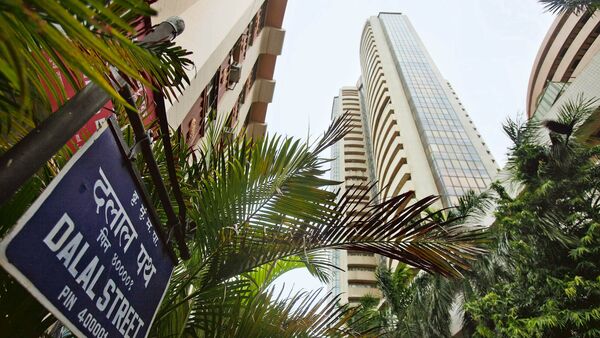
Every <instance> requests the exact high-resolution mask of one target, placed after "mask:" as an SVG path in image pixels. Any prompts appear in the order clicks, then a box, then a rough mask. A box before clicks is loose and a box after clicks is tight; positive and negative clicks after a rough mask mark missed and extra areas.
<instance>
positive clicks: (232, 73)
mask: <svg viewBox="0 0 600 338" xmlns="http://www.w3.org/2000/svg"><path fill="white" fill-rule="evenodd" d="M241 77H242V66H241V65H240V64H239V63H234V64H232V65H231V67H230V68H229V79H228V81H229V84H234V83H238V82H240V78H241Z"/></svg>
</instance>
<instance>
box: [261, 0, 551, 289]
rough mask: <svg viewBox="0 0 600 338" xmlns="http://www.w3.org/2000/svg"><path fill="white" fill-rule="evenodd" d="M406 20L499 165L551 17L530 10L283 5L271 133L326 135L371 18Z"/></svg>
mask: <svg viewBox="0 0 600 338" xmlns="http://www.w3.org/2000/svg"><path fill="white" fill-rule="evenodd" d="M385 11H387V12H402V13H404V14H406V15H407V16H408V18H409V19H410V21H411V23H412V24H413V26H414V27H415V29H416V31H417V33H418V34H419V36H420V38H421V40H423V43H424V44H425V47H426V48H427V49H428V51H429V54H430V55H431V57H432V58H433V60H434V62H435V63H436V65H437V67H438V68H439V69H440V71H441V73H442V75H443V76H444V77H445V78H446V79H447V80H448V81H449V82H450V84H451V85H452V87H453V88H454V89H455V91H456V93H457V94H458V97H459V98H460V100H461V102H462V103H463V106H464V107H465V108H466V110H467V112H468V113H469V115H470V116H471V118H472V120H473V123H474V124H475V126H476V127H477V129H478V130H479V131H480V133H481V135H482V138H483V139H484V141H485V142H486V144H487V145H488V147H489V149H490V151H491V152H492V154H493V155H494V157H495V158H496V160H497V161H498V162H499V163H500V165H503V164H504V163H505V162H506V152H507V148H508V146H509V140H508V138H507V137H506V136H505V135H504V134H503V133H502V128H501V126H502V122H503V121H505V120H506V118H507V117H511V118H515V117H517V116H524V114H525V110H526V108H525V107H526V102H525V100H526V99H525V97H526V91H527V85H528V81H529V75H530V73H531V67H532V65H533V62H534V59H535V56H536V54H537V51H538V49H539V47H540V44H541V42H542V40H543V38H544V36H545V35H546V32H547V31H548V28H549V27H550V25H551V23H552V21H553V19H554V17H553V15H551V14H549V13H546V12H545V11H544V9H543V7H542V6H541V5H540V4H539V3H538V2H537V1H534V0H454V1H451V0H427V1H422V0H289V1H288V5H287V10H286V14H285V19H284V23H283V28H284V29H285V30H286V35H285V42H284V46H283V52H282V55H280V56H279V57H278V59H277V66H276V69H275V81H276V87H275V94H274V98H273V102H272V103H271V104H270V105H269V108H268V112H267V124H268V127H267V129H268V131H269V133H277V134H282V135H288V136H293V137H298V138H302V139H306V138H307V136H308V135H310V136H311V138H314V137H317V136H319V135H321V134H322V133H323V131H324V130H325V128H326V127H327V126H328V125H329V122H330V117H331V116H330V115H331V105H332V100H333V97H334V96H336V95H338V92H339V89H340V88H341V87H343V86H348V85H355V84H356V81H357V80H358V77H359V76H360V63H359V43H360V36H361V33H362V29H363V26H364V24H365V22H366V20H367V18H368V17H369V16H376V15H377V13H379V12H385ZM284 283H285V284H286V285H287V286H288V287H289V286H290V285H295V288H305V289H315V288H317V287H319V286H321V284H320V283H319V282H318V281H317V280H315V279H314V278H312V277H310V275H309V274H308V272H306V271H305V270H298V271H292V272H289V273H287V274H286V275H284V276H282V277H280V279H279V280H278V281H277V284H278V286H279V287H281V285H283V284H284Z"/></svg>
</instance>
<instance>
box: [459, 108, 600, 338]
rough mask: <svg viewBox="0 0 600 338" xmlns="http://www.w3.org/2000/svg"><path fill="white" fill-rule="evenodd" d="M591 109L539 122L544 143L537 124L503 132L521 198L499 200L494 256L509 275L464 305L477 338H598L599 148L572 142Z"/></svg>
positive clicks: (511, 125)
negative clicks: (510, 143)
mask: <svg viewBox="0 0 600 338" xmlns="http://www.w3.org/2000/svg"><path fill="white" fill-rule="evenodd" d="M595 107H596V104H595V102H594V101H584V100H582V99H579V100H578V101H576V102H573V103H569V104H567V105H565V106H564V107H563V109H562V111H561V113H560V114H559V118H558V120H557V121H544V122H543V124H544V125H545V126H546V127H547V128H548V129H549V130H550V134H549V137H548V138H549V140H548V138H545V139H546V140H548V141H544V139H543V138H542V139H541V140H540V138H539V137H538V136H539V135H540V133H539V131H540V130H539V127H538V126H537V125H538V124H536V123H535V122H534V123H528V124H519V123H509V124H507V125H506V126H505V129H506V130H507V132H508V134H509V135H510V136H511V139H512V140H513V142H514V146H513V148H512V149H511V156H510V157H509V165H510V168H511V170H512V172H513V176H514V178H515V179H516V180H517V181H518V182H519V183H520V184H522V191H521V193H520V194H519V195H518V196H517V197H515V198H510V197H509V196H507V195H506V194H505V195H502V196H501V198H499V200H498V209H497V211H496V218H497V221H496V224H495V225H494V227H495V229H494V231H495V232H496V234H498V236H499V238H500V240H498V243H497V250H496V251H497V252H498V254H500V255H502V256H503V258H504V259H505V260H506V261H508V262H510V268H511V269H510V275H508V276H504V277H503V278H501V279H499V280H498V281H497V282H496V283H495V284H494V285H492V286H491V287H489V288H487V289H486V290H485V293H484V294H483V295H482V297H480V298H475V299H471V300H470V301H469V302H468V303H467V304H466V305H465V307H466V309H467V312H468V313H469V315H470V316H472V318H473V319H474V320H475V322H476V326H475V330H476V331H475V335H476V336H483V337H494V336H503V337H567V336H578V337H598V336H600V329H599V328H600V267H599V266H598V262H600V228H599V224H600V223H599V221H600V209H599V201H600V195H599V191H598V187H599V186H600V185H599V184H600V169H599V167H598V165H597V163H598V155H599V154H600V147H598V146H592V147H587V146H585V145H583V144H582V143H581V141H579V140H577V139H576V138H575V137H574V135H575V134H576V131H577V129H578V127H579V126H580V125H581V124H582V123H583V121H584V120H585V118H586V117H587V116H589V114H590V113H591V112H592V111H593V110H594V109H595ZM542 136H543V135H542Z"/></svg>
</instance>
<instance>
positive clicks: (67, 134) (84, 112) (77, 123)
mask: <svg viewBox="0 0 600 338" xmlns="http://www.w3.org/2000/svg"><path fill="white" fill-rule="evenodd" d="M184 28H185V25H184V23H183V20H182V19H180V18H177V17H171V18H169V19H167V20H166V21H164V22H162V23H161V24H159V25H158V26H157V27H155V29H154V30H153V31H152V32H151V33H150V34H148V35H146V36H145V37H144V38H143V39H142V41H140V43H141V44H152V43H156V42H159V41H165V40H172V39H173V38H175V37H176V36H177V35H179V34H180V33H181V32H182V31H183V29H184ZM119 80H120V81H122V79H119ZM124 83H125V82H124V81H122V82H121V83H118V86H120V87H122V86H123V85H124ZM118 89H120V88H118ZM109 99H110V95H109V94H108V93H106V92H105V91H104V90H103V89H102V88H100V87H99V86H98V85H96V84H95V83H93V82H91V83H89V84H88V85H87V86H85V87H84V88H83V89H82V90H81V91H79V92H78V93H77V94H76V95H75V96H73V97H72V98H71V99H70V100H69V101H67V102H66V103H65V104H64V105H63V106H62V107H60V108H59V109H58V110H57V111H56V112H55V113H53V114H51V115H50V117H48V118H47V119H46V120H44V122H42V123H41V124H40V125H39V126H38V127H37V128H35V129H33V130H32V131H31V132H29V134H27V135H26V136H25V137H24V138H23V139H21V140H20V141H19V142H18V143H17V144H15V145H14V146H13V147H12V148H10V149H9V150H8V151H7V152H6V153H4V154H3V155H2V157H0V205H2V204H4V203H5V202H6V201H8V200H9V199H10V198H11V197H12V196H13V195H14V194H15V192H17V191H18V190H19V188H20V187H21V186H22V185H23V184H24V183H25V182H26V181H27V180H28V179H29V178H30V177H32V176H33V175H34V174H35V173H36V172H37V171H38V170H39V169H40V168H41V167H42V166H43V165H44V164H45V163H46V162H48V160H50V159H51V158H52V156H54V154H56V153H57V152H58V151H59V150H60V149H61V148H62V147H63V146H64V145H65V144H66V143H67V142H68V141H69V140H70V139H71V138H72V137H73V135H75V133H76V132H77V131H78V130H79V129H81V128H82V127H83V126H84V125H85V123H86V122H87V121H89V120H90V119H91V118H92V116H94V114H96V112H98V110H100V109H101V108H102V107H103V106H104V105H105V104H106V102H107V101H108V100H109Z"/></svg>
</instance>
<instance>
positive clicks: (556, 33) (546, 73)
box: [527, 13, 600, 117]
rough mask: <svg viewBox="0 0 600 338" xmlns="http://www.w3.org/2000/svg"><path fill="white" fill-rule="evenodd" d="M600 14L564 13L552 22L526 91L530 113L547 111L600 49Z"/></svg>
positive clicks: (529, 114)
mask: <svg viewBox="0 0 600 338" xmlns="http://www.w3.org/2000/svg"><path fill="white" fill-rule="evenodd" d="M598 36H600V15H597V14H596V15H593V14H590V13H582V14H579V15H576V14H570V13H565V14H562V15H559V16H558V17H557V18H556V19H555V20H554V22H553V23H552V25H551V27H550V29H549V31H548V33H547V34H546V37H545V38H544V41H543V42H542V45H541V47H540V49H539V51H538V54H537V56H536V59H535V62H534V64H533V68H532V71H531V76H530V79H529V88H528V90H527V114H528V116H529V117H532V116H533V115H534V114H535V113H536V110H538V107H540V106H541V108H542V110H548V108H549V106H551V105H552V104H553V103H554V101H556V99H557V98H558V96H560V95H561V94H562V92H564V91H565V90H566V88H567V87H568V85H569V84H570V83H572V82H573V81H574V80H575V79H576V78H578V77H579V76H580V75H581V74H582V73H584V72H585V70H586V69H587V68H588V67H589V66H590V65H591V64H592V63H593V61H594V57H595V56H596V55H597V54H598V52H599V51H600V39H598Z"/></svg>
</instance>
